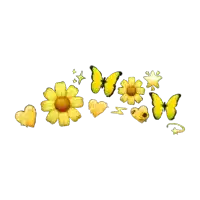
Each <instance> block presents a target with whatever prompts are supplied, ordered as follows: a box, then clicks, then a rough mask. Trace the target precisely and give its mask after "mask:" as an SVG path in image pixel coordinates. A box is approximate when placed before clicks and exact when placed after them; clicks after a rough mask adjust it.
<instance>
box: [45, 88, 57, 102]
mask: <svg viewBox="0 0 200 200" xmlns="http://www.w3.org/2000/svg"><path fill="white" fill-rule="evenodd" d="M43 95H44V97H45V98H46V99H47V100H50V101H55V100H56V98H57V96H56V93H55V91H54V90H53V89H52V88H47V89H46V91H45V92H44V93H43Z"/></svg>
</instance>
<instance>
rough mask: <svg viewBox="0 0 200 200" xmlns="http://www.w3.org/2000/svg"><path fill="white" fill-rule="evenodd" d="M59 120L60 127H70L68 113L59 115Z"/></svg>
mask: <svg viewBox="0 0 200 200" xmlns="http://www.w3.org/2000/svg"><path fill="white" fill-rule="evenodd" d="M58 120H59V125H60V126H69V124H70V120H69V115H68V113H67V112H60V113H59V114H58Z"/></svg>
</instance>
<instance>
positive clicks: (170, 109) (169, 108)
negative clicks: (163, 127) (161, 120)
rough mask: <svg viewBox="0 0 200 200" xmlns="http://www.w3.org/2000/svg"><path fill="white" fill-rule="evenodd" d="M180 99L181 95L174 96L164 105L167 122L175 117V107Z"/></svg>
mask: <svg viewBox="0 0 200 200" xmlns="http://www.w3.org/2000/svg"><path fill="white" fill-rule="evenodd" d="M180 97H181V94H175V95H173V96H172V97H171V98H170V99H169V101H168V102H167V104H166V112H167V118H168V119H169V120H173V119H174V118H175V116H176V113H177V111H176V109H175V107H176V106H177V105H178V101H179V99H180Z"/></svg>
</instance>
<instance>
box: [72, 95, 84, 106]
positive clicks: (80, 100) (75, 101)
mask: <svg viewBox="0 0 200 200" xmlns="http://www.w3.org/2000/svg"><path fill="white" fill-rule="evenodd" d="M69 100H70V105H71V107H72V108H81V107H83V104H84V103H83V98H82V97H71V98H69Z"/></svg>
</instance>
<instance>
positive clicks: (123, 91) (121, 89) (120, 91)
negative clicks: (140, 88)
mask: <svg viewBox="0 0 200 200" xmlns="http://www.w3.org/2000/svg"><path fill="white" fill-rule="evenodd" d="M125 93H126V88H124V87H120V88H118V94H122V95H123V94H125Z"/></svg>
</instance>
